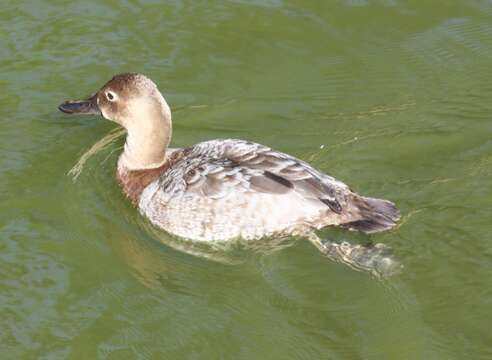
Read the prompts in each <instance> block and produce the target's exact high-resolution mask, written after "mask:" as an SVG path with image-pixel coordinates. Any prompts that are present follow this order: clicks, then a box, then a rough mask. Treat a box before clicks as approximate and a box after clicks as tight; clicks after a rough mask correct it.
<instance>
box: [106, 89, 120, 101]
mask: <svg viewBox="0 0 492 360" xmlns="http://www.w3.org/2000/svg"><path fill="white" fill-rule="evenodd" d="M106 97H107V98H108V100H109V101H115V100H116V98H117V96H116V94H115V93H114V92H112V91H108V92H106Z"/></svg>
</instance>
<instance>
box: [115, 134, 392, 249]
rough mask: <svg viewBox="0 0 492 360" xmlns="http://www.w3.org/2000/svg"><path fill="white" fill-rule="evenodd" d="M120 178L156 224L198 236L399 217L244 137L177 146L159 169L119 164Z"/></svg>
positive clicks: (248, 235) (381, 223) (359, 225)
mask: <svg viewBox="0 0 492 360" xmlns="http://www.w3.org/2000/svg"><path fill="white" fill-rule="evenodd" d="M118 179H119V182H120V184H121V186H122V188H123V191H124V192H125V194H126V195H127V196H128V197H129V198H130V199H131V200H132V201H133V202H134V203H135V204H136V205H137V206H138V207H139V209H140V211H141V213H142V214H143V215H145V216H146V217H147V218H149V219H150V221H151V222H152V223H154V224H155V225H157V226H159V227H161V228H162V229H164V230H166V231H167V232H169V233H171V234H175V235H177V236H180V237H183V238H187V239H192V240H200V241H212V240H229V239H234V238H242V239H246V240H253V239H258V238H262V237H265V236H273V235H293V234H300V233H304V232H305V231H306V230H309V229H312V228H316V229H319V228H322V227H325V226H328V225H342V226H344V227H347V228H353V229H359V230H364V231H366V232H373V231H378V230H381V229H382V228H386V227H388V226H392V225H393V222H394V221H395V220H396V219H395V215H394V214H393V215H392V216H393V217H389V218H385V217H384V216H383V214H378V213H377V211H388V210H392V211H393V212H394V211H396V210H395V208H394V207H393V205H392V204H391V203H389V202H387V201H383V200H376V199H367V198H363V197H361V196H359V195H357V194H355V193H353V192H352V191H350V189H349V188H348V186H347V185H345V184H344V183H342V182H340V181H337V180H336V179H334V178H333V177H331V176H328V175H325V174H323V173H321V172H319V171H318V170H316V169H314V168H312V167H311V166H310V165H308V164H307V163H305V162H303V161H301V160H298V159H296V158H294V157H292V156H289V155H287V154H284V153H280V152H277V151H274V150H272V149H270V148H268V147H266V146H263V145H260V144H256V143H252V142H248V141H244V140H235V139H226V140H212V141H207V142H203V143H200V144H197V145H195V146H193V147H191V148H187V149H173V150H172V151H171V152H169V153H168V157H167V161H166V162H165V163H164V164H163V165H162V166H160V167H158V168H155V169H145V170H130V169H127V168H126V167H125V165H124V162H123V161H120V164H119V166H118ZM374 206H380V208H376V207H374ZM371 207H372V208H371ZM371 210H372V211H374V212H375V214H378V215H379V216H375V214H374V215H373V214H371V212H370V211H371ZM364 221H365V222H364ZM368 221H369V222H368Z"/></svg>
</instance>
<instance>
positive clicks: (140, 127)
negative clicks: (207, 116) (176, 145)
mask: <svg viewBox="0 0 492 360" xmlns="http://www.w3.org/2000/svg"><path fill="white" fill-rule="evenodd" d="M162 100H163V102H162V103H161V104H160V105H161V106H157V107H155V106H153V107H152V108H150V109H145V110H144V109H143V107H142V105H140V107H139V109H140V110H142V111H140V116H141V117H142V118H137V119H135V120H133V121H131V122H130V123H129V124H128V125H127V126H126V129H127V132H128V135H127V137H126V143H125V149H124V151H123V154H122V155H121V156H120V159H119V164H118V165H119V167H122V168H124V169H125V170H127V171H128V170H130V171H131V170H145V169H155V168H158V167H160V166H162V165H163V164H164V163H165V162H166V150H167V147H168V146H169V143H170V141H171V133H172V123H171V110H170V109H169V106H168V105H167V103H166V102H165V100H164V99H162Z"/></svg>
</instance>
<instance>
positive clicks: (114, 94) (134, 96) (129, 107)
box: [58, 73, 171, 129]
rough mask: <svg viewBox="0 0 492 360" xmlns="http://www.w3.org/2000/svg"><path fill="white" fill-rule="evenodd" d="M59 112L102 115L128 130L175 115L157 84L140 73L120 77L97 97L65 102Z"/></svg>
mask: <svg viewBox="0 0 492 360" xmlns="http://www.w3.org/2000/svg"><path fill="white" fill-rule="evenodd" d="M58 109H59V110H60V111H63V112H64V113H67V114H87V115H102V116H103V117H104V118H105V119H108V120H111V121H114V122H116V123H118V124H120V125H121V126H123V127H125V128H127V129H128V128H132V127H135V126H139V127H141V126H144V124H142V123H145V121H146V120H148V119H156V118H160V117H163V116H164V117H170V113H171V112H170V109H169V106H168V104H167V103H166V100H165V99H164V97H163V96H162V94H161V92H160V91H159V89H158V88H157V86H156V85H155V83H154V82H153V81H152V80H150V79H149V78H148V77H146V76H145V75H142V74H136V73H124V74H119V75H116V76H114V77H113V78H112V79H111V80H109V81H108V82H107V83H106V84H105V85H104V86H103V87H102V88H101V89H100V90H99V91H97V92H96V93H95V94H93V95H91V96H89V97H88V98H86V99H84V100H69V101H65V102H64V103H63V104H61V105H60V106H59V107H58Z"/></svg>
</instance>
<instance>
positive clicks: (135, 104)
mask: <svg viewBox="0 0 492 360" xmlns="http://www.w3.org/2000/svg"><path fill="white" fill-rule="evenodd" d="M59 110H60V111H62V112H64V113H67V114H72V115H73V114H89V115H91V114H92V115H100V116H102V117H103V118H105V119H107V120H110V121H113V122H115V123H117V124H119V125H120V126H122V127H124V128H125V129H126V133H127V135H126V141H125V145H124V149H123V151H122V153H121V155H120V156H119V158H118V162H117V170H116V178H117V181H118V183H119V185H120V186H121V189H122V191H123V193H124V194H125V195H126V197H127V198H128V199H129V200H130V201H131V202H132V203H133V204H134V205H135V206H136V207H137V208H138V210H139V211H140V213H141V214H142V215H143V216H144V217H145V218H147V219H148V220H149V221H150V222H151V223H152V224H153V225H154V226H156V227H158V228H160V229H162V230H164V231H165V232H167V233H169V234H171V235H174V236H177V237H178V238H182V239H186V240H191V241H195V242H214V241H232V240H234V239H242V240H245V241H254V240H258V239H263V238H269V237H277V236H299V235H303V234H307V233H312V232H313V231H316V230H319V229H322V228H325V227H329V226H338V227H341V228H344V229H347V230H352V231H359V232H363V233H367V234H372V233H376V232H380V231H384V230H388V229H391V228H393V227H394V226H395V225H396V224H397V223H398V221H399V219H400V212H399V210H398V208H397V207H396V205H395V204H394V203H393V202H391V201H388V200H383V199H377V198H372V197H366V196H362V195H359V194H358V193H356V192H354V191H353V190H351V188H350V187H349V186H348V185H346V184H345V183H343V182H341V181H339V180H337V179H335V178H334V177H332V176H330V175H327V174H325V173H324V172H322V171H320V170H317V169H316V168H314V167H313V166H311V165H310V164H308V163H307V162H305V161H303V160H301V159H298V158H296V157H294V156H291V155H288V154H285V153H283V152H280V151H276V150H273V149H271V148H270V147H268V146H265V145H261V144H258V143H256V142H252V141H247V140H240V139H214V140H208V141H204V142H200V143H198V144H196V145H193V146H190V147H185V148H171V147H170V142H171V136H172V120H171V109H170V107H169V105H168V103H167V102H166V100H165V99H164V97H163V95H162V93H161V91H160V90H159V89H158V87H157V85H156V84H155V83H154V82H153V81H152V80H151V79H150V78H148V77H147V76H145V75H143V74H139V73H122V74H118V75H116V76H114V77H113V78H112V79H111V80H109V81H108V82H107V83H106V84H105V85H104V86H102V87H101V88H100V89H99V90H98V91H97V92H95V93H94V94H93V95H91V96H89V97H87V98H85V99H83V100H69V101H65V102H63V103H62V104H61V105H60V106H59ZM325 250H326V249H325Z"/></svg>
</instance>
